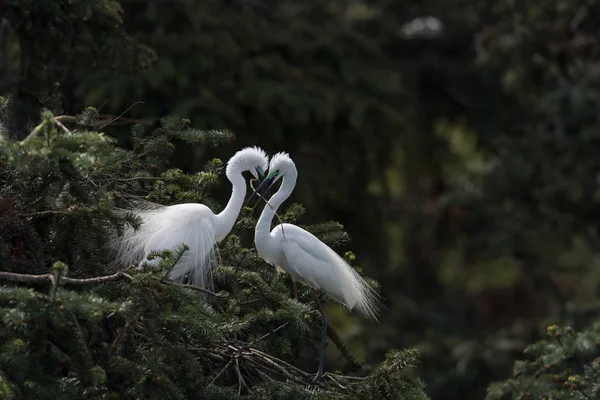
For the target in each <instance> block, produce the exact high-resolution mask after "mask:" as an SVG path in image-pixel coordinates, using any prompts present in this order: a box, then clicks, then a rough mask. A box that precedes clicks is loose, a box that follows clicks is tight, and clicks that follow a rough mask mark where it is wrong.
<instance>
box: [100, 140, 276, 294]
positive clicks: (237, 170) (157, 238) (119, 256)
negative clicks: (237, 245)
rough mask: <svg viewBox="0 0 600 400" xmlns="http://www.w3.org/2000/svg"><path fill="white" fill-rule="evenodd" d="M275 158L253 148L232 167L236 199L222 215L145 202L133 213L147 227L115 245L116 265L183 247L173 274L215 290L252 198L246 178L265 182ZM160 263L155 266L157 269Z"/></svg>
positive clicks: (195, 206)
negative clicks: (216, 275) (227, 244)
mask: <svg viewBox="0 0 600 400" xmlns="http://www.w3.org/2000/svg"><path fill="white" fill-rule="evenodd" d="M268 164H269V158H268V157H267V155H266V153H265V152H264V151H263V150H262V149H261V148H259V147H247V148H244V149H242V150H240V151H238V152H237V153H236V154H234V156H233V157H231V159H230V160H229V162H228V163H227V169H226V176H227V179H229V181H230V182H231V183H232V185H233V191H232V194H231V198H230V199H229V202H228V203H227V206H226V207H225V209H224V210H223V211H222V212H220V213H219V214H215V213H213V212H212V210H211V209H210V208H208V207H207V206H205V205H204V204H197V203H185V204H176V205H172V206H163V205H159V204H154V203H149V202H139V203H138V204H137V205H136V208H135V209H134V210H129V211H131V212H133V213H134V214H135V215H137V216H139V217H140V218H141V220H142V224H141V227H140V228H139V229H138V230H134V229H133V228H131V227H128V228H127V229H126V230H125V232H124V233H123V236H121V237H116V238H114V240H113V241H112V243H111V247H112V250H113V251H114V252H115V254H116V256H115V260H116V264H117V265H119V266H124V267H127V266H129V265H131V264H132V263H133V262H136V261H137V262H138V263H141V262H142V261H144V260H145V259H146V257H147V256H148V254H150V252H152V251H162V250H167V249H173V248H175V247H176V246H178V245H181V244H183V243H185V244H187V245H188V247H189V250H187V251H186V252H185V253H184V254H183V256H182V257H181V258H180V259H179V260H178V262H177V264H176V265H175V266H174V268H173V270H172V271H171V275H170V277H171V279H172V280H173V281H176V282H182V281H184V280H187V281H188V282H189V283H190V284H192V285H195V286H198V287H201V288H204V289H209V290H210V289H211V288H212V283H213V282H212V274H213V271H214V269H215V268H216V267H217V266H218V263H219V254H218V249H217V247H216V244H217V243H218V242H220V241H221V240H223V239H224V238H225V237H226V236H227V235H228V234H229V232H230V231H231V229H232V228H233V224H234V223H235V221H236V219H237V217H238V215H239V213H240V210H241V208H242V205H243V204H244V200H245V198H246V179H245V178H244V176H243V175H242V173H243V172H245V171H250V173H251V174H252V175H253V176H254V178H255V179H259V178H261V179H262V178H263V177H264V171H265V170H266V169H267V167H268ZM156 262H157V261H153V260H149V261H147V263H149V264H151V265H152V264H154V263H156Z"/></svg>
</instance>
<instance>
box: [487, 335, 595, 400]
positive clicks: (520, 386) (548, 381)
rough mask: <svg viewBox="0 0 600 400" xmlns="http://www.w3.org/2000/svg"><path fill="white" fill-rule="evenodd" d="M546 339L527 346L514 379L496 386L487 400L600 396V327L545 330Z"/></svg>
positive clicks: (491, 388) (587, 397)
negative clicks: (579, 330) (576, 330)
mask: <svg viewBox="0 0 600 400" xmlns="http://www.w3.org/2000/svg"><path fill="white" fill-rule="evenodd" d="M548 337H549V338H547V339H544V340H541V341H539V342H536V343H534V344H532V345H530V346H527V347H526V348H525V350H523V360H519V361H516V362H515V366H514V370H513V371H514V372H513V377H512V378H511V379H508V380H506V381H502V382H495V383H493V384H491V385H490V387H489V389H488V395H487V397H486V399H488V400H510V399H548V400H550V399H556V400H562V399H581V400H585V399H595V398H598V395H600V357H599V356H600V324H598V323H596V324H593V325H592V326H591V327H589V328H587V329H585V330H583V331H581V332H575V331H574V330H573V329H572V328H570V327H565V328H559V327H558V326H556V325H552V326H550V327H548Z"/></svg>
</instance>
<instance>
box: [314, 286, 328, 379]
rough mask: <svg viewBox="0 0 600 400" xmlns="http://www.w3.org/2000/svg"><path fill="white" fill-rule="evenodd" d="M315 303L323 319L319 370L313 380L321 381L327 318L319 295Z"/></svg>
mask: <svg viewBox="0 0 600 400" xmlns="http://www.w3.org/2000/svg"><path fill="white" fill-rule="evenodd" d="M317 303H318V304H319V309H320V310H321V316H322V317H323V330H322V332H321V357H320V358H321V359H320V360H319V370H318V371H317V376H315V380H316V379H321V378H322V377H323V363H324V362H325V344H326V343H327V316H326V315H325V309H324V308H323V305H322V304H321V300H319V295H317Z"/></svg>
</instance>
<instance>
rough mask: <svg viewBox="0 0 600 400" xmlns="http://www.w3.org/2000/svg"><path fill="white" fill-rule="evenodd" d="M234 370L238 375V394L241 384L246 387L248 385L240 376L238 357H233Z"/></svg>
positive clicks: (240, 390)
mask: <svg viewBox="0 0 600 400" xmlns="http://www.w3.org/2000/svg"><path fill="white" fill-rule="evenodd" d="M235 372H236V373H237V376H238V396H239V395H240V394H241V393H242V384H244V386H246V387H248V385H246V382H245V381H244V378H243V377H242V373H241V372H240V360H239V358H238V357H236V358H235Z"/></svg>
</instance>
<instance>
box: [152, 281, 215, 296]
mask: <svg viewBox="0 0 600 400" xmlns="http://www.w3.org/2000/svg"><path fill="white" fill-rule="evenodd" d="M155 278H156V279H158V280H159V281H161V283H164V284H167V285H172V286H179V287H182V288H186V289H191V290H196V291H198V292H200V293H204V294H209V295H211V296H217V294H216V293H215V292H211V291H210V290H206V289H203V288H201V287H198V286H193V285H188V284H185V283H176V282H170V281H165V280H161V279H160V278H157V277H155Z"/></svg>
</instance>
